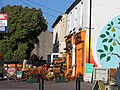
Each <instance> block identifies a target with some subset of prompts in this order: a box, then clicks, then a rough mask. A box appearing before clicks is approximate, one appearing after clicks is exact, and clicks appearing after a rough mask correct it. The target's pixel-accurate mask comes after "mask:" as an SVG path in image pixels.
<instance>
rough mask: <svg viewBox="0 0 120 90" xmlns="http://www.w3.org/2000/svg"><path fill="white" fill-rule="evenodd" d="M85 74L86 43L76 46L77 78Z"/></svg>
mask: <svg viewBox="0 0 120 90" xmlns="http://www.w3.org/2000/svg"><path fill="white" fill-rule="evenodd" d="M79 74H82V75H83V74H84V42H81V43H79V44H77V45H76V77H78V75H79Z"/></svg>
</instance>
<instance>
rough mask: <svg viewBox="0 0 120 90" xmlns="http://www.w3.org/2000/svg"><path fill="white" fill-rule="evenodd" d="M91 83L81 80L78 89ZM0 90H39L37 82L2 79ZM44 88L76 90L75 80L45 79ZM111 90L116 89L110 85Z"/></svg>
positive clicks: (85, 89) (83, 89)
mask: <svg viewBox="0 0 120 90" xmlns="http://www.w3.org/2000/svg"><path fill="white" fill-rule="evenodd" d="M92 87H93V84H92V83H88V82H81V84H80V90H92ZM0 90H39V83H27V82H26V81H14V80H10V81H7V80H2V81H0ZM44 90H76V81H69V82H67V83H66V82H65V83H56V82H55V81H45V83H44ZM111 90H117V89H116V87H112V89H111Z"/></svg>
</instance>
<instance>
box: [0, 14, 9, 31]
mask: <svg viewBox="0 0 120 90" xmlns="http://www.w3.org/2000/svg"><path fill="white" fill-rule="evenodd" d="M7 20H8V15H7V14H6V13H0V32H8V25H7Z"/></svg>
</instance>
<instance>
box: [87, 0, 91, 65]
mask: <svg viewBox="0 0 120 90" xmlns="http://www.w3.org/2000/svg"><path fill="white" fill-rule="evenodd" d="M91 17H92V0H90V20H89V50H88V52H89V55H88V63H90V48H91Z"/></svg>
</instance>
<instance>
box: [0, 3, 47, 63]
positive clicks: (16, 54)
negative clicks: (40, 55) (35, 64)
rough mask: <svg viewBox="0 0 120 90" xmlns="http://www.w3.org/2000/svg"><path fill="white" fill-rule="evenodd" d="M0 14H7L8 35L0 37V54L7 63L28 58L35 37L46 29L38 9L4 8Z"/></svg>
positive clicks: (36, 40)
mask: <svg viewBox="0 0 120 90" xmlns="http://www.w3.org/2000/svg"><path fill="white" fill-rule="evenodd" d="M1 12H3V13H7V14H8V31H9V32H8V33H2V34H1V36H0V39H1V40H0V53H2V54H3V58H4V59H5V60H7V61H20V60H23V59H24V58H25V57H26V58H29V56H30V53H31V51H32V49H33V48H34V44H35V43H37V42H38V38H37V36H38V35H39V34H40V33H41V32H42V31H43V30H46V29H47V24H46V20H45V19H44V17H43V15H42V11H41V10H40V9H38V10H37V9H35V8H31V9H30V8H28V7H24V8H23V7H22V6H16V5H15V6H10V5H8V6H5V7H3V8H2V9H1Z"/></svg>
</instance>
